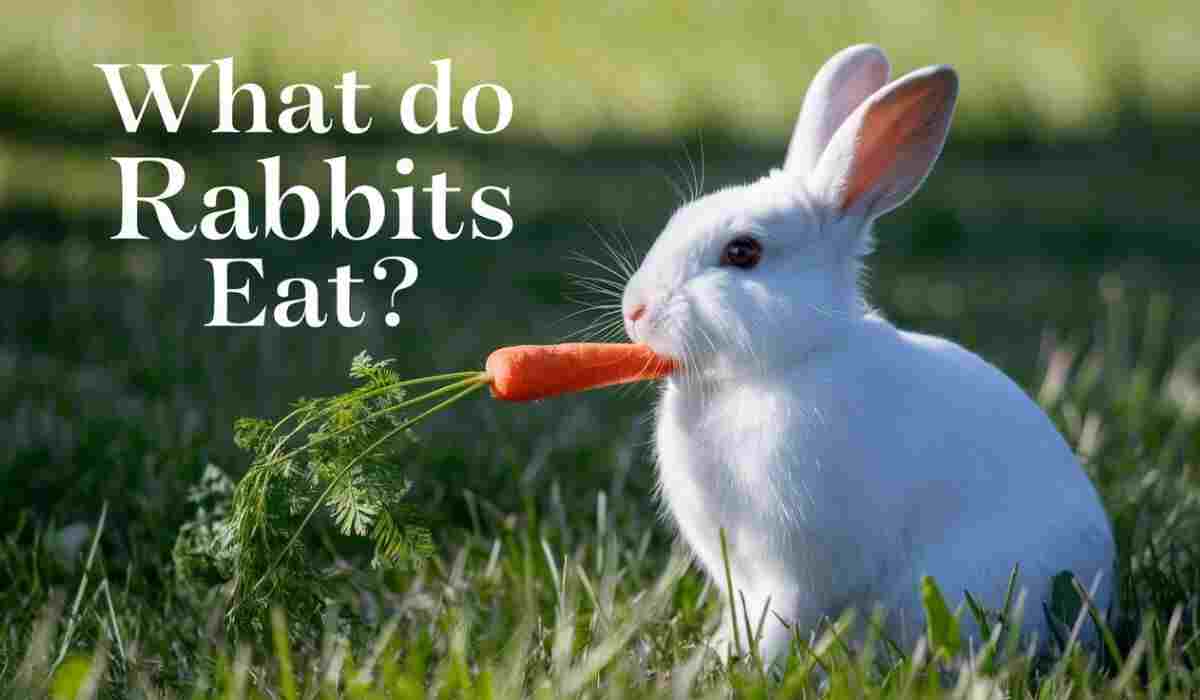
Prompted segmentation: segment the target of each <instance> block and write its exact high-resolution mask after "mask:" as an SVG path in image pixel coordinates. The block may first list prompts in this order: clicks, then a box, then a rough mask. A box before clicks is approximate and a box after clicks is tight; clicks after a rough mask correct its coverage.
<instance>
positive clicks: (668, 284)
mask: <svg viewBox="0 0 1200 700" xmlns="http://www.w3.org/2000/svg"><path fill="white" fill-rule="evenodd" d="M888 72H889V69H888V63H887V59H886V58H885V57H884V55H883V52H882V51H880V50H879V49H878V48H876V47H874V46H867V45H861V46H854V47H851V48H848V49H845V50H843V51H841V52H840V53H838V54H837V55H835V56H834V57H833V58H831V59H830V60H829V62H827V63H826V64H825V66H824V67H823V68H821V70H820V71H819V72H818V73H817V76H816V77H815V78H814V80H813V83H812V85H811V86H810V88H809V90H808V92H807V94H806V96H805V98H804V104H803V107H802V109H801V112H800V117H799V119H798V121H797V124H796V127H795V132H794V133H793V136H792V140H791V144H790V146H789V147H788V152H787V157H786V160H785V162H784V165H783V167H782V168H780V169H777V170H772V171H771V172H770V173H769V174H767V175H766V176H765V177H763V178H761V179H760V180H758V181H756V182H752V183H749V184H746V185H741V186H736V187H729V188H726V189H722V190H719V191H717V192H713V193H711V194H709V195H707V196H704V197H702V198H700V199H698V200H695V201H693V202H690V203H688V204H686V205H684V206H682V207H681V208H680V209H679V210H678V211H676V212H675V213H674V215H673V216H672V217H671V218H670V220H669V221H668V222H667V225H666V227H665V229H664V230H663V232H662V233H661V234H660V236H659V237H658V239H657V240H656V241H655V243H654V245H653V246H652V247H651V249H650V251H649V252H648V253H647V255H646V257H645V259H644V261H643V262H642V264H641V266H640V268H639V269H638V270H637V271H636V273H635V274H634V275H633V276H632V277H631V278H630V280H629V282H628V284H627V285H626V288H625V291H624V295H623V299H622V312H623V314H624V316H625V327H626V331H627V332H628V334H629V336H630V338H632V339H633V340H635V341H638V342H644V343H647V344H649V345H650V346H651V347H652V348H654V350H655V351H657V352H658V353H660V354H662V355H664V356H667V357H671V358H673V359H675V360H676V361H678V362H680V363H681V365H682V366H683V368H684V370H685V371H684V375H685V376H686V375H690V376H700V377H709V378H716V379H719V378H725V377H732V376H744V375H747V374H754V373H767V372H770V371H771V370H772V369H773V368H777V367H780V366H786V365H788V364H790V363H793V362H796V361H797V360H799V359H801V358H803V356H804V355H805V354H806V353H808V352H810V351H813V350H815V349H818V348H820V347H822V346H825V345H832V344H836V343H837V340H838V329H839V327H841V326H843V325H844V324H845V323H847V321H849V320H852V319H855V318H861V317H862V315H863V314H864V312H865V310H866V306H865V303H864V302H863V300H862V297H861V294H860V289H859V277H860V270H861V259H862V257H863V256H864V255H866V254H867V253H868V252H869V249H870V236H871V234H870V229H871V223H872V221H873V220H874V219H875V218H876V217H878V216H880V215H882V214H884V213H886V212H888V211H890V210H892V209H894V208H896V207H897V206H899V205H900V204H902V203H903V202H904V201H905V200H907V199H908V198H909V197H910V196H911V195H912V194H913V193H914V192H915V191H916V190H917V188H918V187H919V186H920V184H921V183H922V181H924V179H925V177H926V175H928V173H929V171H930V169H931V168H932V166H933V163H934V161H935V160H936V159H937V157H938V155H939V153H940V152H941V149H942V145H943V143H944V142H945V139H946V133H947V131H948V130H949V127H950V120H951V116H952V114H953V111H954V103H955V98H956V96H957V91H958V78H957V76H956V74H955V72H954V70H953V69H952V68H950V67H948V66H932V67H929V68H924V69H921V70H918V71H915V72H912V73H909V74H908V75H906V76H904V77H903V78H900V79H899V80H896V81H895V82H891V83H889V82H888Z"/></svg>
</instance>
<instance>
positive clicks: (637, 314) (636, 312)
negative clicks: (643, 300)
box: [625, 304, 646, 323]
mask: <svg viewBox="0 0 1200 700" xmlns="http://www.w3.org/2000/svg"><path fill="white" fill-rule="evenodd" d="M645 315H646V305H645V304H638V305H637V306H635V307H633V308H632V309H630V310H629V313H627V314H626V315H625V318H628V319H629V321H630V322H631V323H632V322H634V321H636V320H638V319H639V318H641V317H642V316H645Z"/></svg>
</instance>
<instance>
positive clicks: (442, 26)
mask: <svg viewBox="0 0 1200 700" xmlns="http://www.w3.org/2000/svg"><path fill="white" fill-rule="evenodd" d="M7 10H8V11H7V12H6V18H7V21H8V26H9V28H8V31H6V32H5V33H4V35H3V37H2V38H0V56H4V57H5V58H6V60H5V61H4V65H6V66H7V68H6V69H5V70H4V72H3V73H0V94H4V95H7V96H9V98H10V99H12V100H13V101H14V102H15V104H14V105H13V108H11V109H9V110H7V111H8V112H9V118H10V119H18V120H19V119H29V120H32V122H33V123H34V124H35V125H36V124H42V123H44V120H46V119H52V120H55V121H61V122H63V123H64V125H69V126H73V127H75V128H92V129H94V128H96V127H101V128H115V127H116V124H117V122H116V117H115V114H113V110H112V106H111V102H110V98H109V97H108V95H107V94H106V92H105V89H104V85H103V81H102V80H101V77H100V74H99V71H97V70H95V69H94V68H92V67H91V66H92V64H94V63H120V62H124V63H148V62H149V63H186V62H204V61H210V60H213V59H216V58H221V57H225V56H235V57H236V58H237V64H238V66H239V68H240V70H243V71H245V72H244V74H243V75H245V76H246V78H247V79H249V78H256V79H258V80H261V81H264V82H266V83H267V84H269V85H279V86H281V85H283V84H286V83H290V82H312V83H316V84H319V85H324V86H326V87H327V88H328V87H331V86H332V84H333V83H334V82H335V80H336V78H337V77H338V76H340V74H341V73H342V72H343V71H348V70H355V69H357V70H359V71H360V74H361V76H362V77H363V82H365V83H367V84H371V85H372V86H373V91H372V92H369V93H368V94H367V95H366V96H365V98H364V99H366V101H367V104H368V105H369V106H370V107H372V108H373V112H374V113H375V114H378V115H380V121H383V122H387V123H390V124H392V125H394V124H395V123H396V120H395V119H394V118H393V119H387V118H385V117H386V116H387V115H389V114H390V115H394V112H393V111H392V110H393V109H394V107H390V106H391V105H395V104H396V103H397V97H398V95H399V93H400V92H401V91H403V89H404V88H405V87H407V86H408V85H409V84H411V83H413V82H418V81H424V80H427V79H428V78H430V77H431V74H430V73H429V68H430V67H429V65H428V63H429V61H431V60H433V59H436V58H442V57H447V56H448V57H451V58H453V59H454V60H455V61H456V71H457V72H456V79H457V81H458V82H457V84H459V85H461V86H467V85H471V84H474V83H477V82H488V81H498V82H500V83H502V84H504V85H506V86H507V87H509V89H510V90H511V91H512V92H513V94H514V97H515V98H516V104H517V112H518V114H519V115H520V117H519V119H518V120H517V126H516V127H515V128H514V133H515V134H519V136H520V138H521V139H522V140H526V139H529V138H531V137H533V138H543V139H547V140H550V141H551V142H554V143H559V144H583V143H587V142H588V141H589V140H590V139H591V138H593V137H594V136H595V135H596V134H600V133H605V132H614V133H629V134H636V135H638V136H639V137H642V138H645V137H659V138H664V137H666V138H670V137H673V136H674V134H677V133H679V132H680V130H681V129H686V128H688V127H693V128H694V127H695V126H699V125H701V124H703V125H708V126H713V125H721V124H725V125H736V126H737V129H738V131H739V132H740V133H741V134H743V137H744V138H758V139H760V140H761V139H763V138H767V139H772V138H778V137H779V136H780V135H782V134H783V133H786V131H787V130H788V129H789V128H790V126H791V120H792V118H793V116H794V113H795V111H796V109H797V106H798V105H799V104H800V99H801V97H802V95H803V90H804V88H805V86H806V84H807V82H808V79H809V78H810V77H811V75H812V74H813V72H814V71H815V70H816V68H817V67H818V66H819V65H820V63H821V62H822V61H824V59H825V58H827V57H828V56H829V55H831V54H832V53H833V52H834V51H837V50H838V49H841V48H843V47H844V46H846V45H849V44H851V43H856V42H861V41H872V42H877V43H880V44H882V45H883V46H884V47H885V48H887V49H888V50H889V51H890V52H891V53H892V55H893V56H894V60H895V63H896V66H897V68H898V69H904V70H911V69H913V68H916V67H918V66H920V65H928V64H933V63H953V64H955V65H957V66H959V68H960V69H961V70H962V71H963V73H964V75H965V76H966V79H965V80H964V82H963V109H962V110H961V115H960V120H959V121H960V124H961V125H962V126H963V127H964V128H965V129H966V130H968V131H977V132H991V133H999V132H1004V133H1007V132H1009V131H1011V130H1012V129H1013V128H1021V129H1030V128H1032V129H1034V130H1036V131H1039V132H1040V131H1042V130H1046V131H1049V132H1056V131H1061V130H1067V131H1071V130H1075V131H1085V132H1089V131H1090V132H1096V131H1100V132H1103V131H1105V130H1107V129H1110V128H1112V127H1114V126H1116V125H1117V124H1118V123H1119V122H1120V120H1121V119H1122V115H1127V114H1128V113H1129V112H1130V110H1132V111H1134V112H1142V113H1146V114H1155V115H1159V116H1167V115H1170V114H1180V115H1183V114H1186V113H1187V112H1188V110H1189V109H1194V108H1195V97H1194V96H1195V94H1196V91H1197V78H1196V75H1195V71H1194V70H1193V59H1194V51H1193V47H1194V45H1195V43H1196V41H1197V39H1198V37H1200V11H1198V10H1197V9H1196V8H1195V6H1194V3H1188V2H1178V1H1174V0H1154V1H1152V2H1145V3H1140V4H1136V5H1130V4H1128V3H1117V2H1112V1H1111V0H1101V1H1097V2H1088V3H1074V2H1065V1H1062V0H1058V1H1056V2H1050V3H1045V2H1036V1H1034V0H1019V1H1017V2H1008V3H1003V4H999V3H992V4H988V3H977V4H971V5H964V4H962V3H951V2H939V3H917V2H900V3H888V4H877V5H867V4H861V5H859V6H856V7H854V8H849V7H843V6H841V5H825V4H820V3H806V4H796V3H782V2H772V3H764V4H756V5H755V7H754V9H753V10H752V11H746V10H745V9H744V8H742V7H740V6H735V5H724V4H721V3H710V2H664V3H634V2H622V3H604V4H595V3H585V2H569V3H562V2H552V1H550V0H538V1H535V2H526V3H521V4H519V5H517V6H509V5H504V6H500V5H495V6H487V7H479V6H477V5H471V4H451V5H446V4H440V3H426V2H402V3H383V2H379V1H378V0H354V2H349V3H343V4H340V5H339V6H338V10H337V11H336V12H332V11H331V10H330V9H329V8H324V7H315V6H307V5H297V6H295V7H292V8H290V9H289V11H288V18H287V19H288V24H287V27H288V29H287V31H279V28H278V25H277V22H278V16H277V13H276V12H275V10H274V7H273V6H271V5H269V4H266V3H242V2H232V1H231V0H221V1H219V2H214V3H207V4H205V5H204V6H203V9H201V6H195V5H193V4H191V3H184V2H168V3H161V2H160V3H147V2H144V1H143V0H119V1H118V2H110V3H104V4H99V3H56V2H51V3H41V4H22V5H14V6H12V7H10V8H7ZM181 28H186V30H182V29H181ZM299 37H303V39H302V40H301V39H299ZM15 57H19V59H17V60H13V59H14V58H15ZM463 89H465V87H464V88H463ZM329 92H330V95H331V97H330V99H333V97H332V95H333V93H332V91H331V90H329ZM212 94H213V88H212V86H211V85H209V86H206V87H205V89H204V91H203V92H202V93H201V94H200V95H198V98H199V104H207V105H209V109H207V110H205V111H206V112H208V113H209V114H211V112H212V108H211V105H212V99H211V96H212ZM209 121H210V120H208V119H198V120H197V122H199V123H198V124H194V126H195V128H208V129H211V128H212V126H211V124H209ZM206 124H209V125H207V126H205V125H206Z"/></svg>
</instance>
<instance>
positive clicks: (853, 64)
mask: <svg viewBox="0 0 1200 700" xmlns="http://www.w3.org/2000/svg"><path fill="white" fill-rule="evenodd" d="M888 73H889V68H888V61H887V57H886V56H884V55H883V51H882V50H881V49H880V48H879V47H877V46H872V45H870V44H859V45H857V46H851V47H850V48H848V49H842V50H841V51H839V52H838V53H836V54H835V55H834V56H833V58H831V59H829V60H828V61H826V62H825V65H824V66H822V67H821V70H819V71H817V75H816V77H814V78H813V81H812V84H811V85H809V87H808V92H807V93H805V95H804V106H803V107H801V108H800V118H799V119H797V120H796V128H795V130H793V131H792V141H791V143H790V144H789V145H788V152H787V158H786V159H785V160H784V162H783V169H784V170H791V171H794V172H801V173H808V172H810V171H811V170H812V169H813V168H814V167H815V166H816V164H817V161H818V160H819V159H820V157H821V154H822V153H823V152H824V151H825V146H826V145H828V144H829V139H830V138H832V137H833V134H834V132H835V131H837V128H838V127H839V126H841V125H842V122H844V121H845V120H846V117H848V116H850V113H851V112H853V111H854V108H855V107H857V106H859V105H860V104H862V102H863V100H865V99H867V98H868V97H870V96H871V95H872V94H874V93H875V91H877V90H879V88H881V87H883V86H884V85H886V84H887V81H888Z"/></svg>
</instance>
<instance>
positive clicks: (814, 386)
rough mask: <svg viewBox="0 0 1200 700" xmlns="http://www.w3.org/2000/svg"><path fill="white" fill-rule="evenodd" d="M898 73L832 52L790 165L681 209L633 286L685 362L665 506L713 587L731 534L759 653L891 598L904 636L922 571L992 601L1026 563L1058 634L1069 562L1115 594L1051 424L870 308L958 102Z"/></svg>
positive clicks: (969, 359) (1033, 615)
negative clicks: (868, 268)
mask: <svg viewBox="0 0 1200 700" xmlns="http://www.w3.org/2000/svg"><path fill="white" fill-rule="evenodd" d="M887 81H888V67H887V62H886V59H884V58H883V54H882V52H880V51H879V50H878V49H877V48H875V47H871V46H858V47H851V48H850V49H847V50H846V51H843V52H841V53H840V54H838V55H837V56H835V57H834V58H833V59H831V60H830V62H829V63H828V64H826V66H825V67H824V68H822V70H821V72H820V73H818V75H817V77H816V79H814V82H813V85H812V87H811V88H810V89H809V93H808V96H807V97H806V98H805V103H804V107H803V109H802V111H801V116H800V120H799V122H798V124H797V127H796V133H795V135H794V136H793V139H792V144H791V147H790V148H789V152H788V156H787V159H786V161H785V163H784V166H783V168H782V169H780V170H775V171H772V172H771V173H770V174H769V175H767V176H766V177H764V178H762V179H761V180H759V181H757V182H753V183H750V184H747V185H742V186H739V187H731V188H726V189H723V190H720V191H717V192H714V193H712V194H709V195H707V196H705V197H703V198H701V199H699V200H697V201H694V202H691V203H689V204H687V205H685V206H683V207H682V208H681V209H679V210H678V211H677V212H676V213H675V215H674V216H672V218H671V220H670V221H669V222H668V223H667V226H666V227H665V229H664V231H663V233H662V234H661V235H660V236H659V238H658V239H657V240H656V241H655V243H654V245H653V247H652V248H651V249H650V251H649V253H648V254H647V255H646V258H645V260H644V261H643V262H642V264H641V266H640V267H639V269H638V270H637V271H636V273H635V274H634V275H633V276H632V277H631V279H630V280H629V281H628V283H627V285H626V288H625V290H624V295H623V309H624V313H625V316H626V328H627V330H628V332H629V335H630V336H631V338H633V339H634V340H636V341H639V342H644V343H647V344H649V345H650V346H651V347H652V348H653V349H654V350H655V351H656V352H658V353H660V354H662V355H663V356H666V357H671V358H673V359H675V360H676V361H677V362H678V364H679V365H680V367H681V371H679V372H678V373H677V375H676V376H672V377H671V378H670V379H669V380H668V381H667V382H666V386H665V388H664V390H663V393H662V396H661V400H660V403H659V405H658V409H657V426H656V433H655V438H656V439H655V445H656V452H657V462H658V474H659V490H660V495H661V499H662V502H663V504H664V506H665V508H664V510H665V511H666V512H667V513H668V514H669V515H670V519H671V520H672V521H673V522H674V523H675V524H676V526H677V528H678V532H679V534H680V535H681V536H682V539H683V540H685V541H686V542H687V543H688V545H689V546H690V548H691V550H692V551H693V553H694V554H695V556H696V558H697V560H698V561H699V563H700V564H701V565H702V566H703V568H704V570H705V571H706V572H707V573H708V575H709V576H710V577H711V578H712V579H713V580H714V582H715V583H716V584H717V585H718V586H720V587H721V588H724V587H725V581H726V577H725V559H724V558H723V557H722V551H721V544H720V532H721V530H722V529H724V531H725V533H726V537H727V541H728V545H729V546H728V562H729V567H730V573H731V577H732V581H733V586H734V588H735V590H736V591H737V592H738V593H739V594H740V595H744V596H745V606H746V609H747V611H748V613H749V616H750V618H751V622H752V623H753V624H754V625H757V622H758V620H759V619H760V616H763V615H764V611H766V612H765V617H763V620H764V635H763V637H762V639H761V649H760V651H761V652H762V654H763V657H764V659H766V660H770V659H772V658H774V657H776V656H777V655H778V654H779V653H781V652H783V651H785V650H786V649H787V644H788V635H789V627H791V628H793V629H795V630H798V631H799V632H800V634H801V636H807V634H808V633H809V632H810V631H812V630H813V629H814V628H815V626H816V625H818V623H819V622H820V621H821V620H822V619H823V618H826V617H827V616H836V615H838V614H839V613H840V612H842V610H843V609H845V608H847V607H855V608H858V609H859V610H860V612H862V613H867V614H869V613H870V612H871V610H872V608H873V607H874V606H875V605H877V604H878V605H882V606H884V608H885V609H886V610H888V611H889V615H888V617H887V618H886V620H885V625H886V631H887V632H888V634H889V635H890V636H891V637H892V638H893V639H894V640H896V641H898V642H910V643H911V642H912V641H913V640H914V638H915V637H916V636H917V635H918V634H920V633H921V632H922V631H923V629H924V622H923V613H922V608H921V605H920V597H919V590H918V582H919V579H920V577H921V576H922V575H926V574H928V575H931V576H933V577H934V578H935V579H936V580H937V581H938V583H939V586H940V587H941V589H942V590H943V591H944V592H945V593H946V595H947V596H948V597H949V598H951V604H952V605H955V604H957V603H958V601H960V600H961V597H962V594H963V591H970V592H971V593H972V594H973V595H975V596H976V597H978V598H979V599H980V600H982V601H983V602H984V604H985V605H989V606H991V607H994V608H998V607H999V606H1000V605H1001V604H1002V602H1003V599H1004V592H1005V590H1006V587H1007V584H1008V580H1009V574H1010V572H1011V571H1012V568H1013V566H1014V565H1015V564H1018V563H1019V564H1020V567H1021V572H1022V576H1021V579H1020V584H1021V586H1022V587H1023V588H1024V589H1025V591H1026V593H1027V602H1026V605H1025V615H1024V618H1023V619H1024V621H1025V628H1026V629H1027V630H1028V631H1031V632H1037V633H1038V636H1039V638H1040V639H1041V640H1043V641H1045V640H1046V639H1048V638H1049V632H1048V630H1046V629H1045V628H1044V627H1043V625H1044V624H1045V622H1044V616H1043V614H1042V611H1041V605H1040V604H1041V603H1042V602H1043V601H1046V600H1047V599H1048V596H1049V586H1050V580H1051V577H1053V576H1054V575H1055V574H1058V573H1059V572H1061V571H1064V570H1065V571H1071V572H1073V573H1074V574H1075V575H1076V576H1077V577H1078V578H1079V579H1080V580H1081V581H1082V582H1084V583H1085V584H1092V582H1093V581H1094V580H1096V577H1097V575H1098V574H1099V575H1101V578H1100V586H1099V587H1098V588H1097V589H1096V591H1095V602H1096V604H1097V605H1098V606H1099V607H1100V608H1101V609H1105V608H1106V607H1107V606H1108V605H1109V603H1110V601H1111V584H1112V575H1113V558H1114V546H1113V540H1112V535H1111V532H1110V529H1109V525H1108V522H1107V518H1106V516H1105V513H1104V510H1103V507H1102V506H1101V503H1100V500H1099V498H1098V495H1097V493H1096V491H1095V489H1094V488H1093V486H1092V484H1091V483H1090V481H1089V480H1088V478H1087V475H1086V474H1085V472H1084V471H1083V469H1082V468H1081V467H1080V465H1079V463H1078V462H1077V460H1076V459H1075V456H1074V455H1073V454H1072V452H1071V450H1070V448H1069V447H1068V446H1067V444H1066V443H1065V441H1064V440H1063V438H1062V437H1061V436H1060V435H1059V433H1058V432H1057V430H1056V429H1055V427H1054V425H1053V424H1052V422H1051V421H1050V420H1049V418H1047V416H1046V415H1045V414H1044V413H1043V412H1042V411H1041V409H1040V408H1039V407H1038V406H1037V405H1036V404H1035V403H1034V402H1033V401H1032V400H1031V399H1030V398H1029V397H1028V396H1026V394H1025V393H1024V392H1023V391H1022V390H1021V389H1020V388H1019V387H1018V386H1017V385H1016V384H1015V383H1013V382H1012V381H1011V380H1010V379H1009V378H1008V377H1006V376H1005V375H1004V374H1003V373H1002V372H1000V371H999V370H998V369H996V368H995V367H993V366H992V365H990V364H988V363H987V362H985V361H984V360H982V359H981V358H979V357H978V356H976V355H974V354H972V353H971V352H969V351H967V350H965V349H963V348H962V347H960V346H958V345H956V344H954V343H952V342H950V341H947V340H943V339H939V338H934V337H930V336H925V335H920V334H916V333H909V332H904V331H901V330H899V329H897V328H895V327H894V326H892V325H891V324H890V323H889V322H888V321H886V320H885V319H883V318H882V317H881V316H880V315H879V314H878V313H876V312H874V311H872V310H871V308H870V307H869V306H868V305H867V303H866V302H865V301H864V299H863V296H862V294H861V288H860V287H861V285H860V277H861V268H862V258H863V256H864V255H865V254H866V253H867V252H869V249H870V243H871V230H872V222H873V221H874V219H875V218H876V217H878V216H880V215H882V214H883V213H885V212H887V211H889V210H891V209H892V208H894V207H896V206H898V205H899V204H901V203H903V201H905V200H906V199H907V198H908V197H909V196H911V194H912V193H913V192H914V191H915V190H916V189H917V188H918V187H919V185H920V184H921V182H922V181H923V180H924V178H925V176H926V174H927V173H928V172H929V169H930V168H931V167H932V165H933V162H934V161H935V160H936V158H937V156H938V154H939V153H940V151H941V147H942V144H943V142H944V139H945V135H946V131H947V130H948V128H949V123H950V118H951V114H952V112H953V105H954V100H955V97H956V95H957V77H956V75H955V74H954V72H953V71H952V70H951V69H949V68H948V67H944V66H940V67H932V68H928V69H924V70H921V71H917V72H914V73H912V74H910V75H908V76H906V77H904V78H902V79H900V80H898V81H896V82H893V83H888V82H887ZM768 601H769V605H768ZM741 607H742V605H741V600H740V596H739V599H738V608H739V610H738V613H739V618H740V617H742V615H741V613H742V609H741ZM1069 622H1073V621H1069ZM739 631H740V632H741V634H740V636H741V637H742V639H745V638H746V635H745V633H744V631H741V630H739Z"/></svg>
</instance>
